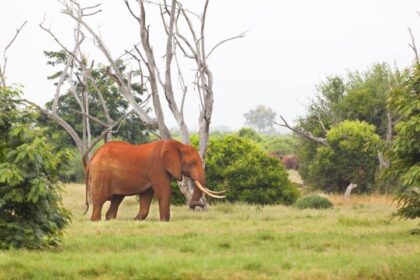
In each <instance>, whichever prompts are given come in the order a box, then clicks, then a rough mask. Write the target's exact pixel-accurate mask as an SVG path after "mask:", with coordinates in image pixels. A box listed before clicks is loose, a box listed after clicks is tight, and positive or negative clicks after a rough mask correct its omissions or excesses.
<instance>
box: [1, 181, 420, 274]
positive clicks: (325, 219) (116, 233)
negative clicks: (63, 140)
mask: <svg viewBox="0 0 420 280" xmlns="http://www.w3.org/2000/svg"><path fill="white" fill-rule="evenodd" d="M292 175H293V174H292ZM84 192H85V190H84V186H83V185H76V184H69V185H67V186H66V194H65V195H64V204H65V206H66V207H67V208H68V209H70V210H71V212H72V215H73V222H72V225H71V226H69V227H68V229H67V230H66V234H65V237H64V241H63V243H62V246H60V247H59V248H58V249H54V250H47V251H25V250H11V251H3V252H0V279H31V278H34V279H85V278H89V279H90V278H93V279H419V278H418V277H419V275H420V237H419V236H418V235H411V234H410V233H409V231H410V229H412V228H414V227H415V226H416V222H415V221H401V220H399V219H398V218H396V217H394V216H393V213H395V210H396V208H395V205H394V204H393V203H392V199H391V198H389V197H384V196H353V197H352V200H351V201H343V199H342V197H341V196H335V197H334V196H333V197H330V199H331V200H332V201H333V202H334V208H333V209H329V210H298V209H295V208H293V207H285V206H265V207H261V206H252V205H236V204H219V205H215V206H212V207H211V208H210V209H209V211H205V212H192V211H190V210H189V209H187V207H185V206H177V207H172V220H171V222H169V223H164V222H159V221H158V208H157V204H156V203H153V205H152V208H151V213H150V214H149V215H150V216H149V217H148V219H147V220H146V221H141V222H139V221H133V220H132V218H133V217H134V216H135V215H136V213H137V210H138V203H137V200H136V198H134V197H130V198H126V199H125V201H124V202H123V204H122V205H121V206H120V211H119V215H118V219H117V220H115V221H110V222H105V221H102V222H98V223H92V222H90V221H89V215H86V216H83V215H82V213H83V209H84V205H83V204H84ZM106 208H107V205H106V206H105V208H104V210H106ZM104 210H103V214H104V213H105V211H104Z"/></svg>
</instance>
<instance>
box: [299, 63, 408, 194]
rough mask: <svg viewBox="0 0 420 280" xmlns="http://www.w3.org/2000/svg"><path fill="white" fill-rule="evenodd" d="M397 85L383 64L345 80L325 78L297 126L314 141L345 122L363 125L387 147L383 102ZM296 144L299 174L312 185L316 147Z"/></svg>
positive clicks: (393, 73) (302, 141) (396, 76)
mask: <svg viewBox="0 0 420 280" xmlns="http://www.w3.org/2000/svg"><path fill="white" fill-rule="evenodd" d="M399 83H400V73H399V71H398V70H393V69H391V67H390V66H389V65H388V64H385V63H382V64H374V65H373V66H372V67H370V68H369V69H368V70H367V71H364V72H349V73H348V74H347V75H346V76H345V77H339V76H331V77H328V78H327V79H326V81H325V82H322V83H321V84H319V85H318V86H317V95H316V98H315V99H314V100H313V101H312V102H311V104H310V105H309V107H308V111H307V115H306V116H305V117H303V118H301V119H300V120H299V124H298V126H300V127H301V128H303V129H304V130H305V131H307V132H310V133H311V134H312V135H313V136H315V137H322V138H326V137H327V133H328V131H329V130H330V129H331V128H332V127H334V126H336V125H338V124H339V123H341V122H343V121H345V120H357V121H364V122H366V123H369V124H371V125H374V127H375V131H376V133H378V134H379V135H380V136H381V138H382V139H383V140H384V143H386V142H385V141H388V139H387V136H388V134H389V133H390V131H388V121H389V119H388V113H389V110H388V109H387V107H386V98H387V95H388V93H389V91H390V89H391V88H393V87H396V86H398V84H399ZM299 142H300V144H299V145H298V146H299V149H298V155H299V173H300V174H301V176H302V178H303V179H304V180H305V181H306V182H308V183H309V182H310V181H313V178H311V177H312V174H311V172H312V171H313V168H314V167H312V165H313V163H314V161H315V157H316V156H317V150H318V148H319V147H318V144H317V143H315V142H309V141H307V140H306V139H303V138H301V139H300V141H299ZM384 146H385V145H378V147H377V151H381V150H383V149H384ZM324 152H326V151H324ZM311 169H312V171H311ZM370 178H371V179H372V182H370V183H369V184H371V185H372V184H373V183H374V177H370ZM340 184H341V183H340ZM365 190H367V189H365Z"/></svg>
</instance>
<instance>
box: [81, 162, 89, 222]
mask: <svg viewBox="0 0 420 280" xmlns="http://www.w3.org/2000/svg"><path fill="white" fill-rule="evenodd" d="M84 164H85V184H86V193H85V196H86V210H85V212H84V213H83V215H86V213H87V212H88V211H89V181H90V178H89V166H87V164H86V163H85V162H84Z"/></svg>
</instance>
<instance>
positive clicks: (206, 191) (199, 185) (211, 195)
mask: <svg viewBox="0 0 420 280" xmlns="http://www.w3.org/2000/svg"><path fill="white" fill-rule="evenodd" d="M194 182H195V184H196V186H197V188H199V189H200V190H201V191H202V192H203V193H205V194H207V195H208V196H210V197H214V198H225V197H226V196H224V195H215V194H212V193H209V192H208V190H207V189H205V188H204V187H203V186H202V185H201V184H200V182H198V181H197V180H195V181H194Z"/></svg>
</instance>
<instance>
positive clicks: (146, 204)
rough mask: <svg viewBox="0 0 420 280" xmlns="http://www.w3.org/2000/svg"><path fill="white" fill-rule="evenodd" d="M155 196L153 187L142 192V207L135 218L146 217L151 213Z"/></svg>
mask: <svg viewBox="0 0 420 280" xmlns="http://www.w3.org/2000/svg"><path fill="white" fill-rule="evenodd" d="M153 196H154V192H153V189H152V188H150V189H148V190H147V191H145V192H142V193H141V194H140V209H139V213H138V214H137V216H136V217H135V218H134V219H135V220H144V219H146V217H147V215H148V214H149V209H150V203H151V202H152V199H153Z"/></svg>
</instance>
